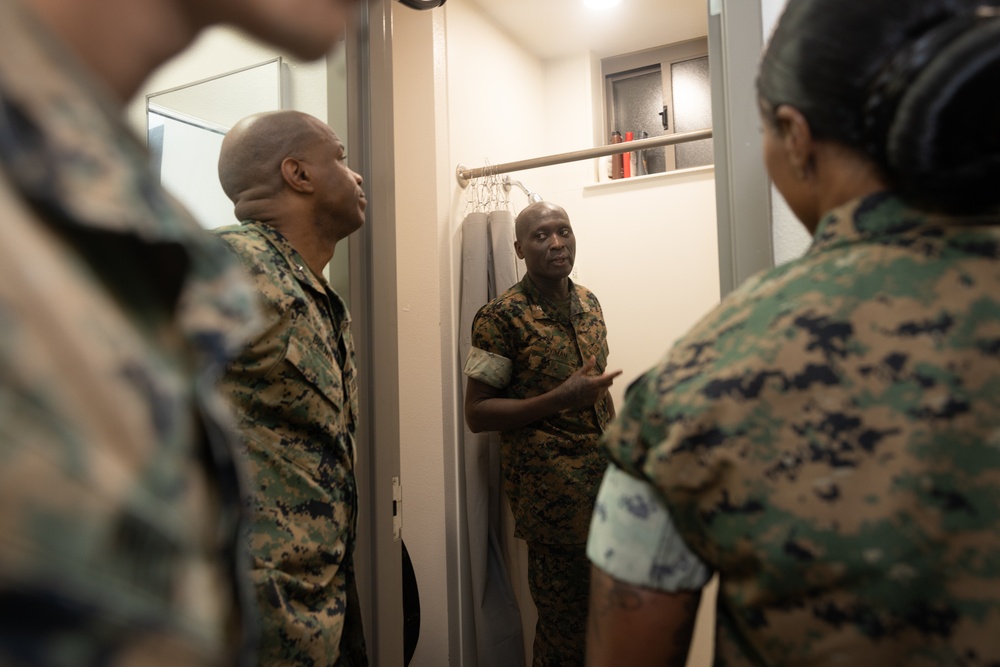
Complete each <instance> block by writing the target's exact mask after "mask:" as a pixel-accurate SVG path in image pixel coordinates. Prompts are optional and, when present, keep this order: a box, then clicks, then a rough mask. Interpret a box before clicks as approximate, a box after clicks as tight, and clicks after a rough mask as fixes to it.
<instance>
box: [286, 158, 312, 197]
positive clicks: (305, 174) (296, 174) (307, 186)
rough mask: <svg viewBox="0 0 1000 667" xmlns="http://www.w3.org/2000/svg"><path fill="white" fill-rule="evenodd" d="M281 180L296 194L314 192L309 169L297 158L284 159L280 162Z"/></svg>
mask: <svg viewBox="0 0 1000 667" xmlns="http://www.w3.org/2000/svg"><path fill="white" fill-rule="evenodd" d="M281 178H282V179H284V181H285V184H286V185H288V187H290V188H291V189H292V190H295V191H296V192H308V193H311V192H313V190H314V188H313V181H312V176H311V175H310V173H309V168H308V167H307V166H306V164H305V163H304V162H302V161H301V160H299V159H297V158H294V157H286V158H285V159H284V160H282V161H281Z"/></svg>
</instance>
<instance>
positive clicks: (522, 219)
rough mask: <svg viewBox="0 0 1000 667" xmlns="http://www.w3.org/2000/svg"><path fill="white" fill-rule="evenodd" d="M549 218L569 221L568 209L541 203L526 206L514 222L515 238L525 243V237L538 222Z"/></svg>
mask: <svg viewBox="0 0 1000 667" xmlns="http://www.w3.org/2000/svg"><path fill="white" fill-rule="evenodd" d="M549 216H558V217H561V218H563V219H565V220H567V221H569V214H567V213H566V209H564V208H563V207H562V206H558V205H556V204H553V203H551V202H547V201H540V202H535V203H534V204H530V205H528V206H526V207H525V208H524V209H522V211H521V212H520V213H519V214H518V216H517V219H516V220H515V221H514V238H515V239H517V240H518V241H519V242H520V241H523V240H524V235H525V234H526V233H528V230H530V229H531V227H532V226H533V225H534V224H535V223H536V222H538V221H539V220H541V219H543V218H547V217H549Z"/></svg>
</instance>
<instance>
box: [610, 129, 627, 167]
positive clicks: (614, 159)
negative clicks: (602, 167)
mask: <svg viewBox="0 0 1000 667" xmlns="http://www.w3.org/2000/svg"><path fill="white" fill-rule="evenodd" d="M621 142H622V133H621V132H619V131H618V130H615V131H614V132H612V133H611V143H613V144H620V143H621ZM624 175H625V169H624V167H623V166H622V154H621V153H615V154H614V155H612V156H611V178H623V177H624Z"/></svg>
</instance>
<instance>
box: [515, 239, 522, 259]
mask: <svg viewBox="0 0 1000 667" xmlns="http://www.w3.org/2000/svg"><path fill="white" fill-rule="evenodd" d="M514 252H516V253H517V258H518V259H524V253H523V252H521V242H520V241H514Z"/></svg>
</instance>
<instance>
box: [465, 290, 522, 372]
mask: <svg viewBox="0 0 1000 667" xmlns="http://www.w3.org/2000/svg"><path fill="white" fill-rule="evenodd" d="M507 347H508V345H507V341H506V339H505V337H504V335H503V328H502V324H501V321H500V319H499V318H498V316H497V314H496V313H495V312H494V311H493V310H491V309H488V308H487V306H484V307H483V308H481V309H480V311H479V312H478V313H476V319H475V320H474V321H473V323H472V347H471V349H470V350H469V357H468V359H466V362H465V368H464V370H463V373H465V375H466V376H467V377H470V378H472V379H473V380H478V381H479V382H482V383H484V384H488V385H489V386H491V387H493V388H495V389H503V388H504V387H506V386H507V385H508V384H510V379H511V372H512V370H513V361H512V360H511V358H512V356H513V355H512V354H511V352H510V351H509V350H508V349H507Z"/></svg>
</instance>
